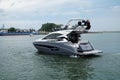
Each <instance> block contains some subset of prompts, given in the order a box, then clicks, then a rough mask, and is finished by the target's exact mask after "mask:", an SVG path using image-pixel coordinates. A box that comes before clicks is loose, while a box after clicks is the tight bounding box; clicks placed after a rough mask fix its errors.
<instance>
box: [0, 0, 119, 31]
mask: <svg viewBox="0 0 120 80" xmlns="http://www.w3.org/2000/svg"><path fill="white" fill-rule="evenodd" d="M71 18H81V19H89V20H90V22H91V26H92V28H91V31H116V30H117V31H120V0H0V28H1V27H2V26H3V24H4V25H5V28H10V27H15V28H21V29H29V28H33V29H39V28H40V27H41V26H42V24H44V23H47V22H51V23H56V24H63V25H65V24H66V23H67V21H68V20H69V19H71Z"/></svg>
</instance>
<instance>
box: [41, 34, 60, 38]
mask: <svg viewBox="0 0 120 80" xmlns="http://www.w3.org/2000/svg"><path fill="white" fill-rule="evenodd" d="M60 35H62V34H59V33H55V34H50V35H48V36H46V37H44V38H43V39H58V36H60Z"/></svg>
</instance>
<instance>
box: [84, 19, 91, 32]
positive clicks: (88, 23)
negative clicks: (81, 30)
mask: <svg viewBox="0 0 120 80" xmlns="http://www.w3.org/2000/svg"><path fill="white" fill-rule="evenodd" d="M86 26H87V27H86V28H85V29H86V30H89V29H90V28H91V25H90V21H89V20H87V21H86Z"/></svg>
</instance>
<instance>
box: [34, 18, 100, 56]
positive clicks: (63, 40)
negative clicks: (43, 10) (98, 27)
mask: <svg viewBox="0 0 120 80" xmlns="http://www.w3.org/2000/svg"><path fill="white" fill-rule="evenodd" d="M73 21H77V22H78V25H77V24H75V25H70V23H71V22H73ZM86 21H87V20H84V19H70V20H69V21H68V23H67V24H66V26H65V27H64V28H63V29H60V30H59V31H53V32H51V33H49V34H47V35H45V36H44V37H43V38H40V39H37V40H36V41H34V42H33V44H34V46H35V48H36V49H38V51H40V52H43V53H48V54H61V55H96V54H99V53H101V52H102V51H101V50H96V49H94V47H93V46H92V45H91V43H90V42H89V41H88V40H83V39H82V38H81V34H83V33H86V32H88V30H89V29H90V27H91V25H90V23H89V25H88V24H86ZM80 22H81V23H80ZM82 22H83V23H82Z"/></svg>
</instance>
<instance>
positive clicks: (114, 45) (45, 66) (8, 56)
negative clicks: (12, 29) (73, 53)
mask: <svg viewBox="0 0 120 80" xmlns="http://www.w3.org/2000/svg"><path fill="white" fill-rule="evenodd" d="M42 36H43V35H39V36H32V37H30V36H0V80H119V79H120V76H119V75H120V33H99V34H84V35H82V38H83V39H87V40H89V41H90V42H91V43H92V44H93V46H94V47H95V48H96V49H101V50H103V53H102V55H101V56H96V57H95V56H94V57H80V58H70V57H69V56H61V55H44V54H41V53H39V52H37V50H36V49H35V48H34V46H33V44H32V42H33V41H34V40H36V39H38V38H40V37H42Z"/></svg>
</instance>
